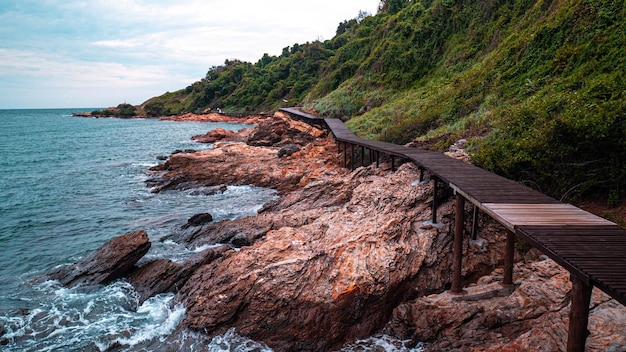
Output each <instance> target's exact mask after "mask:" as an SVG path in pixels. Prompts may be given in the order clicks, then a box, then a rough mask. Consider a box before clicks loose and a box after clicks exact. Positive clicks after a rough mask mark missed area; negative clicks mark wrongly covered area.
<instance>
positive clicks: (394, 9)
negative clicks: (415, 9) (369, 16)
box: [378, 0, 411, 15]
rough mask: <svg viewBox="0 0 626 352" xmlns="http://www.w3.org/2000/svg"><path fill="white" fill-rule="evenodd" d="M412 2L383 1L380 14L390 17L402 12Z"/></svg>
mask: <svg viewBox="0 0 626 352" xmlns="http://www.w3.org/2000/svg"><path fill="white" fill-rule="evenodd" d="M409 2H411V0H381V1H380V4H379V5H378V12H386V13H388V14H390V15H393V14H396V13H398V12H400V10H402V9H403V8H404V7H405V6H406V5H407V4H408V3H409Z"/></svg>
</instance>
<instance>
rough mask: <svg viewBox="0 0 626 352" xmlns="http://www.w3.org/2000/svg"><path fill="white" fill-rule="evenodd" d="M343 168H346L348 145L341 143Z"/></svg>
mask: <svg viewBox="0 0 626 352" xmlns="http://www.w3.org/2000/svg"><path fill="white" fill-rule="evenodd" d="M343 167H345V168H347V167H348V144H346V142H344V143H343Z"/></svg>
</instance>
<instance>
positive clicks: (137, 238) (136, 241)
mask: <svg viewBox="0 0 626 352" xmlns="http://www.w3.org/2000/svg"><path fill="white" fill-rule="evenodd" d="M150 245H151V244H150V241H149V239H148V234H147V233H146V232H145V231H143V230H139V231H134V232H130V233H127V234H125V235H122V236H119V237H116V238H113V239H111V240H108V241H106V242H105V243H104V244H103V245H102V246H101V247H100V248H99V249H97V250H96V251H94V252H92V253H90V254H88V255H86V256H85V257H83V258H82V259H80V260H79V261H77V262H76V263H74V264H69V265H65V266H62V267H59V268H57V269H54V270H52V271H51V272H50V273H48V274H47V278H48V279H52V280H58V281H59V282H60V283H61V284H62V285H64V286H67V287H74V286H94V285H101V284H107V283H110V282H112V281H113V280H116V279H118V278H120V277H123V276H124V275H125V274H126V273H127V272H128V271H129V270H130V269H131V268H132V267H133V266H134V265H135V263H137V261H139V259H141V258H142V257H143V256H144V255H145V254H146V253H147V252H148V250H149V249H150Z"/></svg>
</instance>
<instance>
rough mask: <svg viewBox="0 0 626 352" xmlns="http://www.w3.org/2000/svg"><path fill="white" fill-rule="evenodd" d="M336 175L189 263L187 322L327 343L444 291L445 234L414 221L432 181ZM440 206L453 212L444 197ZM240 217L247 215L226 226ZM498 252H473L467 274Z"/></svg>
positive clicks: (298, 342) (299, 342)
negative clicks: (202, 261)
mask: <svg viewBox="0 0 626 352" xmlns="http://www.w3.org/2000/svg"><path fill="white" fill-rule="evenodd" d="M338 178H340V179H341V181H338V180H337V178H336V177H333V176H329V177H327V178H322V179H321V180H319V181H317V182H313V183H311V184H309V186H307V187H304V188H302V189H300V190H298V191H295V192H291V193H289V194H288V195H286V196H285V197H283V198H281V200H279V201H277V202H276V203H275V204H273V205H272V206H271V207H269V208H268V210H267V211H265V212H263V213H261V214H259V215H258V216H256V217H254V219H257V220H260V222H261V223H263V224H268V225H270V226H268V227H270V228H271V230H269V231H268V232H267V233H266V234H265V236H264V237H262V238H260V239H258V240H256V242H254V243H252V244H251V246H249V247H244V248H242V249H241V250H239V251H237V252H232V253H231V254H230V255H228V256H225V257H222V258H220V259H218V260H216V261H215V262H213V263H212V264H211V265H206V266H202V267H200V268H199V269H198V270H196V272H195V274H194V276H193V277H192V278H191V279H190V280H189V281H188V282H187V284H186V285H185V286H184V287H183V288H182V289H181V291H180V294H179V295H178V299H179V300H180V301H182V302H184V303H185V305H186V306H187V315H186V318H185V320H184V324H185V326H188V327H190V328H193V329H199V330H203V331H207V332H209V334H221V333H224V332H225V331H226V330H227V329H228V328H230V327H233V326H234V327H236V328H237V329H238V331H239V332H240V333H242V334H244V335H246V336H249V337H251V338H253V339H254V340H257V341H263V342H264V343H267V344H268V345H269V346H271V347H272V348H275V349H276V350H290V349H291V350H294V349H295V350H302V349H310V350H332V349H335V348H338V347H340V346H341V345H343V344H344V343H345V342H346V341H351V340H353V339H356V338H360V337H366V336H369V335H370V334H372V333H374V332H375V331H378V329H380V328H382V327H383V326H384V325H385V324H386V323H387V321H388V318H389V317H390V316H391V312H392V310H393V308H394V307H395V306H396V305H397V304H398V302H401V301H403V300H405V299H407V298H409V297H415V296H418V295H420V294H427V293H430V292H432V290H435V291H441V290H443V289H444V287H445V286H446V284H447V283H448V282H449V277H450V272H449V270H450V269H449V268H450V263H451V256H450V241H451V236H450V234H449V233H448V232H447V228H445V229H444V230H440V229H438V228H431V229H427V230H425V229H421V228H420V226H419V225H421V223H422V222H423V221H426V220H428V219H429V217H430V211H429V207H428V206H427V205H426V201H427V200H428V199H429V198H431V197H432V187H430V186H429V185H421V186H412V182H413V180H415V179H417V178H419V172H418V170H417V169H416V168H415V167H413V166H412V165H410V164H405V165H403V166H401V167H400V168H399V170H398V171H397V172H396V173H393V174H387V173H384V172H382V171H381V172H380V173H379V172H378V171H376V170H368V169H365V168H362V169H359V170H356V171H355V172H354V173H352V174H351V175H348V176H344V177H343V178H341V177H338ZM337 188H339V190H338V189H337ZM468 210H469V209H468ZM439 211H440V214H442V216H446V217H448V219H451V218H452V216H451V213H452V205H451V202H450V201H448V202H446V203H443V204H442V205H441V207H440V209H439ZM240 221H243V223H245V224H250V223H251V222H250V220H239V219H238V220H233V221H230V222H229V223H228V225H229V227H230V228H234V227H236V226H237V225H236V224H238V223H239V222H240ZM221 224H222V226H225V225H226V223H221ZM215 226H217V225H216V224H211V227H212V228H213V229H215ZM233 232H235V233H236V232H237V231H233ZM209 233H212V231H207V234H209ZM482 237H486V236H485V235H482ZM201 238H202V236H200V237H196V238H195V239H194V241H196V242H194V243H199V241H201ZM493 240H494V241H497V239H493ZM493 247H498V245H496V244H495V243H494V244H493ZM500 259H501V258H500V257H499V256H498V255H494V253H489V254H479V255H478V256H477V259H476V262H470V261H468V263H467V266H466V268H468V274H470V275H471V274H472V273H473V272H476V271H479V272H480V271H482V270H483V267H482V266H481V265H477V264H476V263H478V262H481V263H490V264H488V265H489V266H494V265H496V263H497V262H498V261H499V260H500ZM285 326H289V327H291V328H290V329H285V328H284V327H285Z"/></svg>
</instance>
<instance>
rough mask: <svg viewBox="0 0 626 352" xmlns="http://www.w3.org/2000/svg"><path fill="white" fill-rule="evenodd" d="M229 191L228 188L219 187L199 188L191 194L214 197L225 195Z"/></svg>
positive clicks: (224, 186)
mask: <svg viewBox="0 0 626 352" xmlns="http://www.w3.org/2000/svg"><path fill="white" fill-rule="evenodd" d="M226 190H228V186H226V185H219V186H210V187H197V188H195V189H194V190H193V191H192V192H191V193H190V194H191V195H192V196H199V195H202V196H212V195H214V194H218V193H224V192H226Z"/></svg>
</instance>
